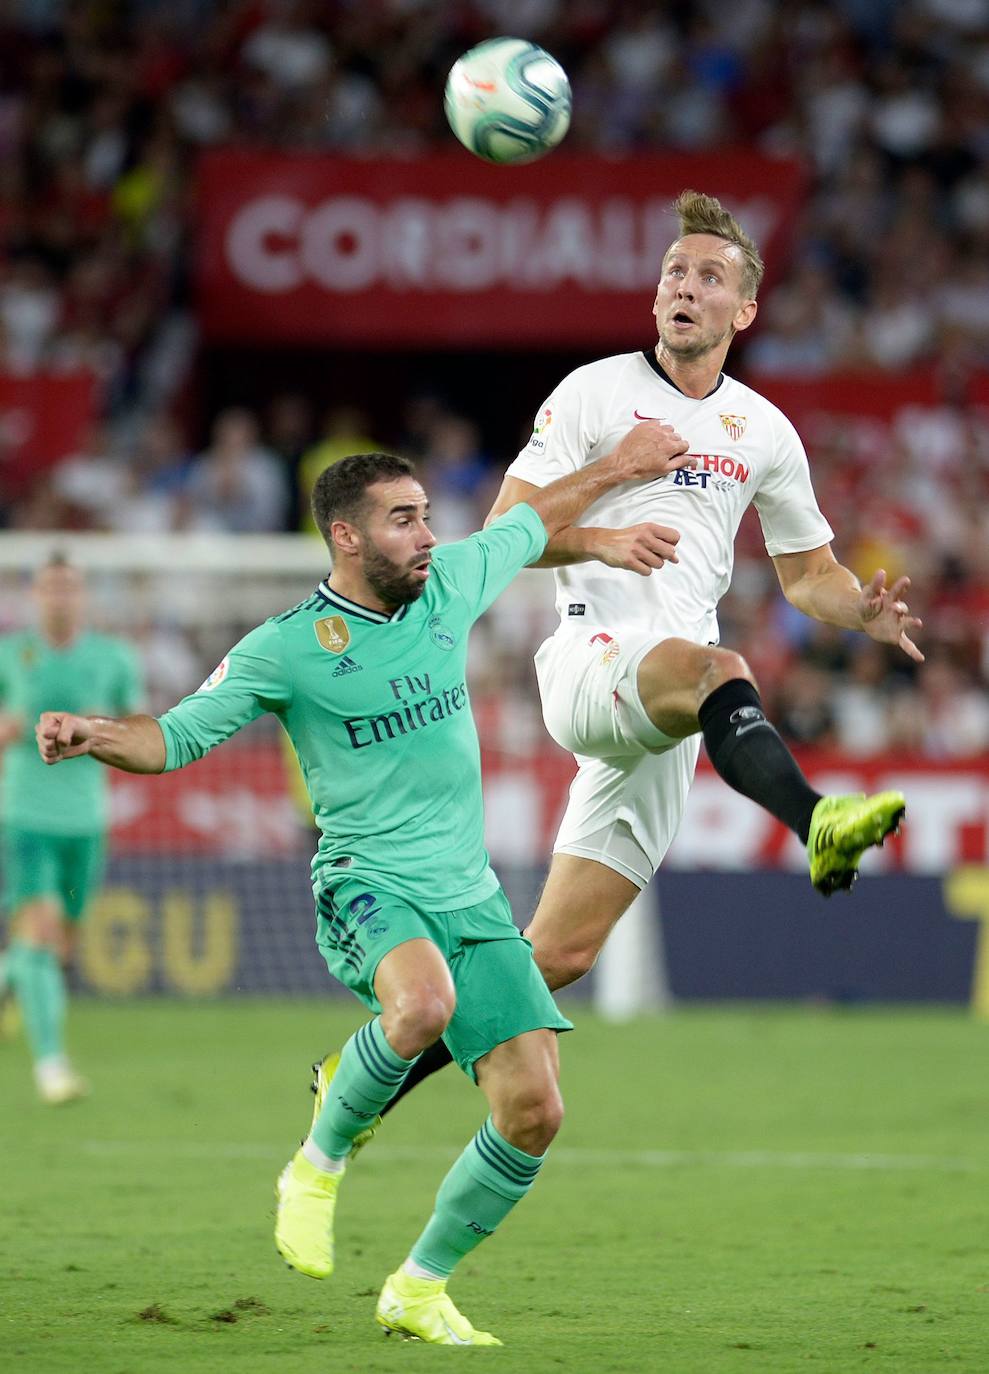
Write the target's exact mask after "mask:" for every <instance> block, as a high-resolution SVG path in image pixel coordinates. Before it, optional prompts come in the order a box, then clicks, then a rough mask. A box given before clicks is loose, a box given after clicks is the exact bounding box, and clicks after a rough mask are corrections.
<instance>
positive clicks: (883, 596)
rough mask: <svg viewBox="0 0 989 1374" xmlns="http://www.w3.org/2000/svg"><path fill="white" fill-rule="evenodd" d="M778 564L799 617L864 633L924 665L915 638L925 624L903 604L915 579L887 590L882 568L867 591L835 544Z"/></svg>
mask: <svg viewBox="0 0 989 1374" xmlns="http://www.w3.org/2000/svg"><path fill="white" fill-rule="evenodd" d="M773 563H774V564H775V566H776V575H777V577H778V578H779V580H780V586H781V587H782V588H783V595H784V596H785V597H786V599H787V601H789V603H790V605H791V606H796V608H797V610H798V611H803V613H804V615H809V616H812V617H813V618H814V619H815V620H823V621H825V622H826V623H827V624H829V625H838V626H840V627H841V628H842V629H845V630H861V631H862V632H863V633H864V634H867V635H868V636H869V638H870V639H875V640H876V641H877V642H878V643H880V644H895V645H897V646H898V647H899V648H900V649H902V650H903V652H904V653H905V654H906V655H907V657H908V658H912V659H913V660H914V662H915V663H923V661H924V655H923V654H922V653H921V651H920V650H919V649H918V648H917V646H916V644H915V643H914V642H913V640H912V639H911V638H910V636H911V635H912V634H913V633H914V631H915V630H919V629H920V627H921V624H922V622H921V621H920V620H918V618H917V617H916V616H912V615H911V614H910V608H909V606H908V605H907V603H906V602H905V601H904V600H903V597H904V595H905V594H906V590H907V588H908V587H909V586H910V579H909V577H899V578H897V580H896V581H895V582H894V583H893V585H892V586H891V587H887V586H886V573H885V572H884V571H883V569H882V568H880V569H879V570H878V571H877V572H875V573H874V574H873V576H872V581H871V582H870V583H869V585H868V586H867V587H863V586H862V585H861V583H860V582H859V580H858V578H857V577H856V576H855V574H854V573H853V572H852V571H851V570H850V569H849V568H846V567H844V566H843V565H842V564H841V563H839V562H838V560H837V559H836V558H835V556H834V554H833V553H832V551H831V545H830V544H824V545H822V547H821V548H819V549H810V550H808V551H807V552H806V553H784V554H778V555H777V556H776V557H775V558H774V559H773Z"/></svg>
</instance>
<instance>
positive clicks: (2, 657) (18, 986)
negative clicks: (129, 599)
mask: <svg viewBox="0 0 989 1374" xmlns="http://www.w3.org/2000/svg"><path fill="white" fill-rule="evenodd" d="M34 598H35V602H36V605H37V611H38V625H37V628H36V629H32V630H20V631H17V632H16V633H14V634H8V635H4V637H3V638H2V639H0V757H2V776H0V784H2V803H0V807H2V809H0V831H2V833H0V844H2V850H0V855H2V859H0V861H2V866H3V901H4V908H5V911H6V915H7V918H8V933H9V942H8V945H7V949H6V951H5V953H4V955H3V957H2V959H0V984H2V985H3V990H4V992H5V994H6V995H8V996H10V997H12V998H13V999H16V1003H17V1005H18V1006H19V1008H20V1012H21V1016H22V1018H23V1021H24V1027H25V1030H26V1032H27V1037H28V1043H29V1045H30V1049H31V1053H32V1055H33V1057H34V1075H35V1082H36V1084H37V1088H38V1093H39V1095H40V1096H41V1098H42V1100H43V1101H45V1102H48V1103H53V1104H56V1103H62V1102H69V1101H71V1100H73V1099H74V1098H78V1097H82V1096H84V1095H85V1093H86V1091H87V1084H86V1083H85V1080H84V1079H82V1078H81V1077H80V1076H79V1074H78V1073H76V1071H75V1069H74V1068H73V1067H72V1065H71V1063H70V1061H69V1059H68V1057H67V1056H66V1053H65V1029H64V1028H65V1007H66V991H65V974H64V966H65V965H66V964H67V963H68V962H69V960H70V959H71V957H72V953H73V951H74V947H75V942H76V933H77V931H78V927H79V922H80V920H81V919H82V917H83V916H84V914H85V912H86V907H87V905H88V903H89V901H90V899H91V897H92V896H93V894H94V892H95V891H96V890H97V888H98V887H99V884H100V881H101V879H102V875H103V860H104V851H105V835H106V830H107V826H108V824H109V814H108V806H107V790H108V789H107V781H108V780H107V777H106V774H105V771H104V770H103V769H102V768H99V767H97V765H96V764H95V763H94V762H93V761H92V760H86V763H85V766H84V767H82V768H79V769H71V770H69V769H67V770H65V772H64V773H52V772H50V771H49V770H48V769H46V768H45V766H44V764H43V763H42V762H41V760H40V759H39V757H38V750H37V747H36V745H35V741H34V734H33V728H32V727H33V722H34V720H35V719H36V717H37V715H38V712H39V711H41V710H43V709H44V708H45V707H46V706H50V705H51V704H52V703H53V702H56V701H57V702H62V703H65V704H66V705H67V706H71V707H72V708H73V709H74V710H77V711H80V712H83V711H114V712H126V711H133V710H136V708H137V706H138V703H139V701H140V697H141V682H140V674H139V672H138V667H137V660H136V658H135V656H134V654H133V652H132V650H131V649H130V646H129V645H127V644H125V643H124V642H123V641H122V640H119V639H113V638H110V637H109V636H107V635H101V634H94V633H92V632H90V631H87V630H86V629H85V628H84V622H85V587H84V582H83V576H82V573H81V572H80V571H79V569H78V568H74V567H71V566H70V565H69V564H68V563H67V562H66V561H65V560H64V559H62V558H57V557H56V558H53V559H52V560H51V562H49V563H48V564H47V565H46V566H45V567H43V568H42V569H40V571H39V572H38V573H37V575H36V577H35V579H34Z"/></svg>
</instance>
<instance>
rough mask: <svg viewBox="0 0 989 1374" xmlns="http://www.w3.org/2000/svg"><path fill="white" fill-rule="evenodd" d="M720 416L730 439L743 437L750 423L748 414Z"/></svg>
mask: <svg viewBox="0 0 989 1374" xmlns="http://www.w3.org/2000/svg"><path fill="white" fill-rule="evenodd" d="M719 418H720V420H721V423H722V425H723V427H724V431H725V433H726V434H727V435H728V438H729V439H736V440H737V439H741V437H742V435H743V434H744V433H745V426H746V425H747V424H748V417H747V416H746V415H721V416H720V417H719Z"/></svg>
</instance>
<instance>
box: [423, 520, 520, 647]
mask: <svg viewBox="0 0 989 1374" xmlns="http://www.w3.org/2000/svg"><path fill="white" fill-rule="evenodd" d="M546 540H547V534H546V526H545V525H544V524H543V522H542V520H540V518H539V516H538V515H537V514H536V512H535V511H534V510H533V508H532V506H529V505H527V504H526V503H525V502H524V501H523V502H520V504H519V505H517V506H513V507H512V508H511V510H509V511H506V512H505V514H504V515H500V516H499V517H498V519H497V520H492V522H491V524H490V525H488V527H487V528H486V529H483V530H480V531H479V532H478V533H477V534H472V535H471V536H470V537H469V538H468V539H461V540H459V541H458V542H457V543H455V544H446V545H444V546H443V547H442V548H440V549H437V550H436V552H435V553H434V554H433V561H434V563H436V564H438V565H439V569H440V572H441V575H442V577H443V578H444V579H445V581H446V582H447V583H449V584H450V586H451V587H452V588H453V589H454V590H455V591H457V592H459V594H460V595H461V596H462V597H463V599H464V600H465V601H466V602H467V604H468V607H469V608H470V613H471V618H472V619H473V620H476V619H477V617H478V616H479V615H482V614H483V612H484V611H486V610H487V609H488V607H489V606H490V605H491V603H492V601H494V600H495V598H496V597H497V596H498V595H499V593H501V592H502V591H504V589H505V588H506V587H507V586H508V584H509V582H511V580H512V579H513V578H514V577H515V576H516V575H517V574H518V573H519V572H521V570H522V569H523V568H524V567H526V566H527V565H528V564H529V563H534V562H535V560H536V559H537V558H538V557H539V556H540V554H541V553H542V552H543V550H544V549H545V547H546Z"/></svg>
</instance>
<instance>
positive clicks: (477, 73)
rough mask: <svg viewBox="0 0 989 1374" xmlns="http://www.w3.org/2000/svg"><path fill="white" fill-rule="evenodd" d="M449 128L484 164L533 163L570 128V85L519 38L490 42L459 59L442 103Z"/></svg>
mask: <svg viewBox="0 0 989 1374" xmlns="http://www.w3.org/2000/svg"><path fill="white" fill-rule="evenodd" d="M443 104H444V107H445V109H446V117H447V119H448V120H449V123H450V128H451V129H452V130H453V132H454V133H455V134H456V135H457V137H458V138H459V139H460V142H461V143H462V144H463V145H464V147H465V148H467V149H468V150H469V151H470V152H472V153H475V154H476V155H477V156H478V157H481V158H483V159H484V160H485V162H499V163H520V162H535V160H536V158H537V157H542V156H543V155H544V154H545V153H548V152H549V151H550V150H551V149H552V148H555V147H556V145H557V144H558V143H559V141H560V139H561V138H562V137H563V135H564V134H565V133H566V132H567V129H568V128H569V127H570V82H569V81H568V80H567V74H566V72H565V71H564V70H563V68H562V67H561V66H560V64H559V62H557V60H556V59H555V58H554V57H550V55H549V53H548V52H546V51H545V50H544V49H543V48H540V47H537V46H536V44H535V43H528V42H526V40H525V39H524V38H489V39H488V40H487V42H485V43H478V45H477V47H476V48H471V49H470V51H469V52H465V53H464V55H463V57H461V58H459V59H458V60H457V61H456V62H455V63H454V64H453V67H452V68H451V70H450V75H449V76H448V77H447V82H446V94H445V96H444V100H443Z"/></svg>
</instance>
